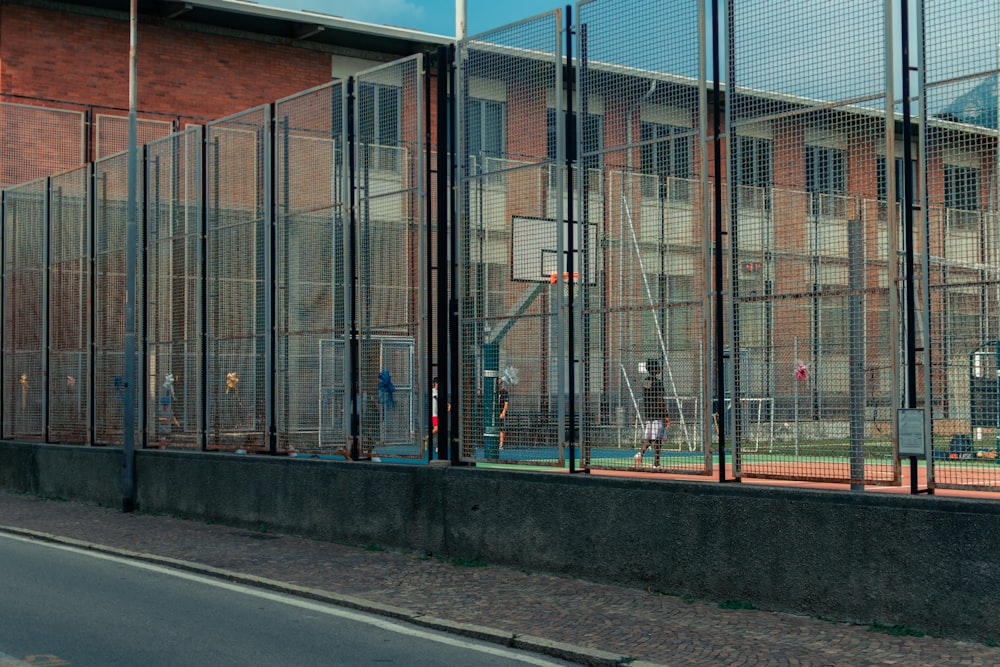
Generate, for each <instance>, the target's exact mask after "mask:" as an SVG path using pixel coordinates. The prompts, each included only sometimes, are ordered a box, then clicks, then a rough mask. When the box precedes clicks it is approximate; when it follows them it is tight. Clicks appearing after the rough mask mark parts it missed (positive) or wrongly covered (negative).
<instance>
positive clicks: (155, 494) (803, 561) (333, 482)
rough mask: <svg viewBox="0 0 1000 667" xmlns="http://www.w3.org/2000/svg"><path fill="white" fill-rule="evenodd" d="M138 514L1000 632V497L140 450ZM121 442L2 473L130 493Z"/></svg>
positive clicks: (960, 630)
mask: <svg viewBox="0 0 1000 667" xmlns="http://www.w3.org/2000/svg"><path fill="white" fill-rule="evenodd" d="M136 470H137V477H138V480H137V490H138V498H137V500H138V504H139V507H140V510H142V511H150V512H163V513H168V514H171V515H175V516H180V517H185V518H190V519H198V520H212V521H215V522H219V523H224V524H229V525H235V526H241V527H247V528H259V527H261V526H262V525H263V526H266V527H267V528H268V529H269V530H273V531H279V532H288V533H293V534H299V535H306V536H311V537H316V538H320V539H327V540H333V541H338V542H346V543H352V544H359V545H361V544H380V545H385V546H394V547H402V548H407V549H414V550H420V551H426V552H430V553H434V554H437V555H448V556H459V557H466V558H478V559H481V560H484V561H486V562H488V563H490V564H497V565H507V566H514V567H523V568H529V569H533V570H539V571H547V572H553V573H558V574H566V575H571V576H574V577H582V578H587V579H592V580H598V581H606V582H613V583H618V584H624V585H628V586H636V587H642V588H648V589H651V590H656V591H661V592H664V593H670V594H690V595H694V596H696V597H701V598H707V599H718V600H723V599H735V600H741V601H748V602H752V603H753V604H754V605H755V606H757V607H759V608H767V609H780V610H788V611H797V612H803V613H809V614H819V615H821V616H824V617H828V618H833V619H842V620H849V621H855V622H861V623H868V622H871V621H873V620H875V621H878V622H880V623H886V624H896V623H899V624H907V625H909V626H911V627H913V628H917V629H922V630H925V631H927V632H931V633H939V634H945V635H950V636H960V637H968V638H973V639H985V638H988V637H993V638H996V637H1000V595H998V594H997V592H998V591H1000V559H998V554H1000V530H997V525H998V521H1000V503H994V502H988V501H979V500H969V499H954V498H941V497H934V496H909V495H886V494H874V493H851V492H849V491H847V490H845V491H811V490H792V489H785V488H770V487H762V486H758V485H753V486H751V485H739V484H729V485H720V484H716V483H711V482H676V481H660V480H642V479H625V478H615V477H599V476H589V475H577V476H569V475H565V474H555V473H552V474H546V473H522V472H515V471H501V470H486V469H474V468H440V467H430V466H419V465H412V466H405V465H388V464H365V463H348V462H319V461H315V460H314V461H308V460H301V459H293V458H267V457H256V456H240V455H230V454H201V453H187V452H170V451H167V452H161V451H138V452H137V453H136ZM120 475H121V453H120V451H119V450H115V449H103V448H85V447H65V446H49V445H33V444H20V443H11V442H0V487H2V488H5V489H7V490H12V491H19V492H27V493H35V494H40V495H44V496H58V497H64V498H71V499H77V500H83V501H88V502H95V503H100V504H106V505H111V506H120V504H121V497H120Z"/></svg>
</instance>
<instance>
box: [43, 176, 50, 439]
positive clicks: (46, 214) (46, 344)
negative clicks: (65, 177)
mask: <svg viewBox="0 0 1000 667" xmlns="http://www.w3.org/2000/svg"><path fill="white" fill-rule="evenodd" d="M42 217H43V219H44V220H45V225H44V228H43V230H42V234H43V242H42V248H43V253H44V255H43V257H42V266H43V267H44V269H43V274H42V350H41V352H42V442H48V441H49V391H50V390H51V387H52V385H51V383H50V382H49V375H50V373H49V361H50V360H49V350H50V349H51V348H52V345H51V344H50V341H49V338H50V332H51V331H52V330H51V328H50V319H49V318H50V315H51V312H50V308H49V306H50V305H51V301H50V298H51V297H50V294H49V291H50V289H51V272H52V177H51V176H50V177H48V178H46V179H45V201H44V204H43V208H42Z"/></svg>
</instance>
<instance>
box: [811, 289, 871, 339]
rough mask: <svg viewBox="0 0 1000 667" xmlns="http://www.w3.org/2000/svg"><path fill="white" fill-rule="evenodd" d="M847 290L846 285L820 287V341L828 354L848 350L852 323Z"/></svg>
mask: <svg viewBox="0 0 1000 667" xmlns="http://www.w3.org/2000/svg"><path fill="white" fill-rule="evenodd" d="M846 290H847V287H846V286H844V285H820V286H819V292H818V294H820V295H821V296H819V297H817V299H816V301H817V302H818V303H817V305H818V307H819V312H818V313H817V314H818V316H819V322H818V325H819V340H820V345H821V346H822V348H823V351H824V352H827V353H831V354H842V353H845V352H846V351H847V350H848V342H849V341H850V336H851V322H850V317H849V316H848V315H849V313H848V310H847V294H846ZM859 335H860V334H859Z"/></svg>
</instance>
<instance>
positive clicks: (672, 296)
mask: <svg viewBox="0 0 1000 667" xmlns="http://www.w3.org/2000/svg"><path fill="white" fill-rule="evenodd" d="M692 284H693V283H692V280H691V276H680V275H677V276H673V275H672V276H668V277H667V290H668V291H667V301H668V303H670V304H671V305H670V307H669V308H668V309H667V325H668V326H667V336H668V340H669V345H670V350H671V351H672V352H676V351H678V350H689V349H691V341H692V339H693V338H695V336H693V335H692V331H691V319H692V318H691V315H692V310H693V306H692V305H691V291H692ZM677 304H683V305H677Z"/></svg>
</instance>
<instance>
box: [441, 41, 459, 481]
mask: <svg viewBox="0 0 1000 667" xmlns="http://www.w3.org/2000/svg"><path fill="white" fill-rule="evenodd" d="M447 53H448V68H447V70H446V71H447V73H448V81H447V83H448V96H447V100H448V104H447V109H448V153H447V154H446V157H447V162H446V165H447V176H448V178H447V199H446V200H445V201H446V202H447V205H448V209H447V210H448V220H449V221H450V232H449V234H448V270H449V272H450V275H449V277H448V369H449V374H450V376H451V383H450V385H449V386H450V390H449V394H448V397H449V402H446V403H445V404H444V405H445V416H447V417H448V421H449V422H451V423H450V424H449V426H450V427H451V429H450V433H451V436H450V440H449V448H448V451H449V460H450V461H451V464H452V465H457V464H458V463H460V461H461V456H460V455H461V452H460V449H461V447H460V443H459V441H458V437H459V421H458V416H459V413H460V411H461V397H462V395H461V392H459V391H458V386H459V347H458V341H459V336H458V235H459V229H458V224H457V220H458V197H457V196H456V187H457V183H458V181H457V179H456V176H457V172H456V170H455V167H456V164H457V162H458V161H457V159H456V157H457V155H456V153H457V147H458V123H457V117H458V112H457V103H456V100H455V90H456V85H455V83H456V79H455V59H456V55H455V45H454V44H452V45H450V46H449V47H448V50H447ZM449 405H450V406H451V410H448V406H449ZM438 421H439V422H440V421H441V420H440V419H439V420H438Z"/></svg>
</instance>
